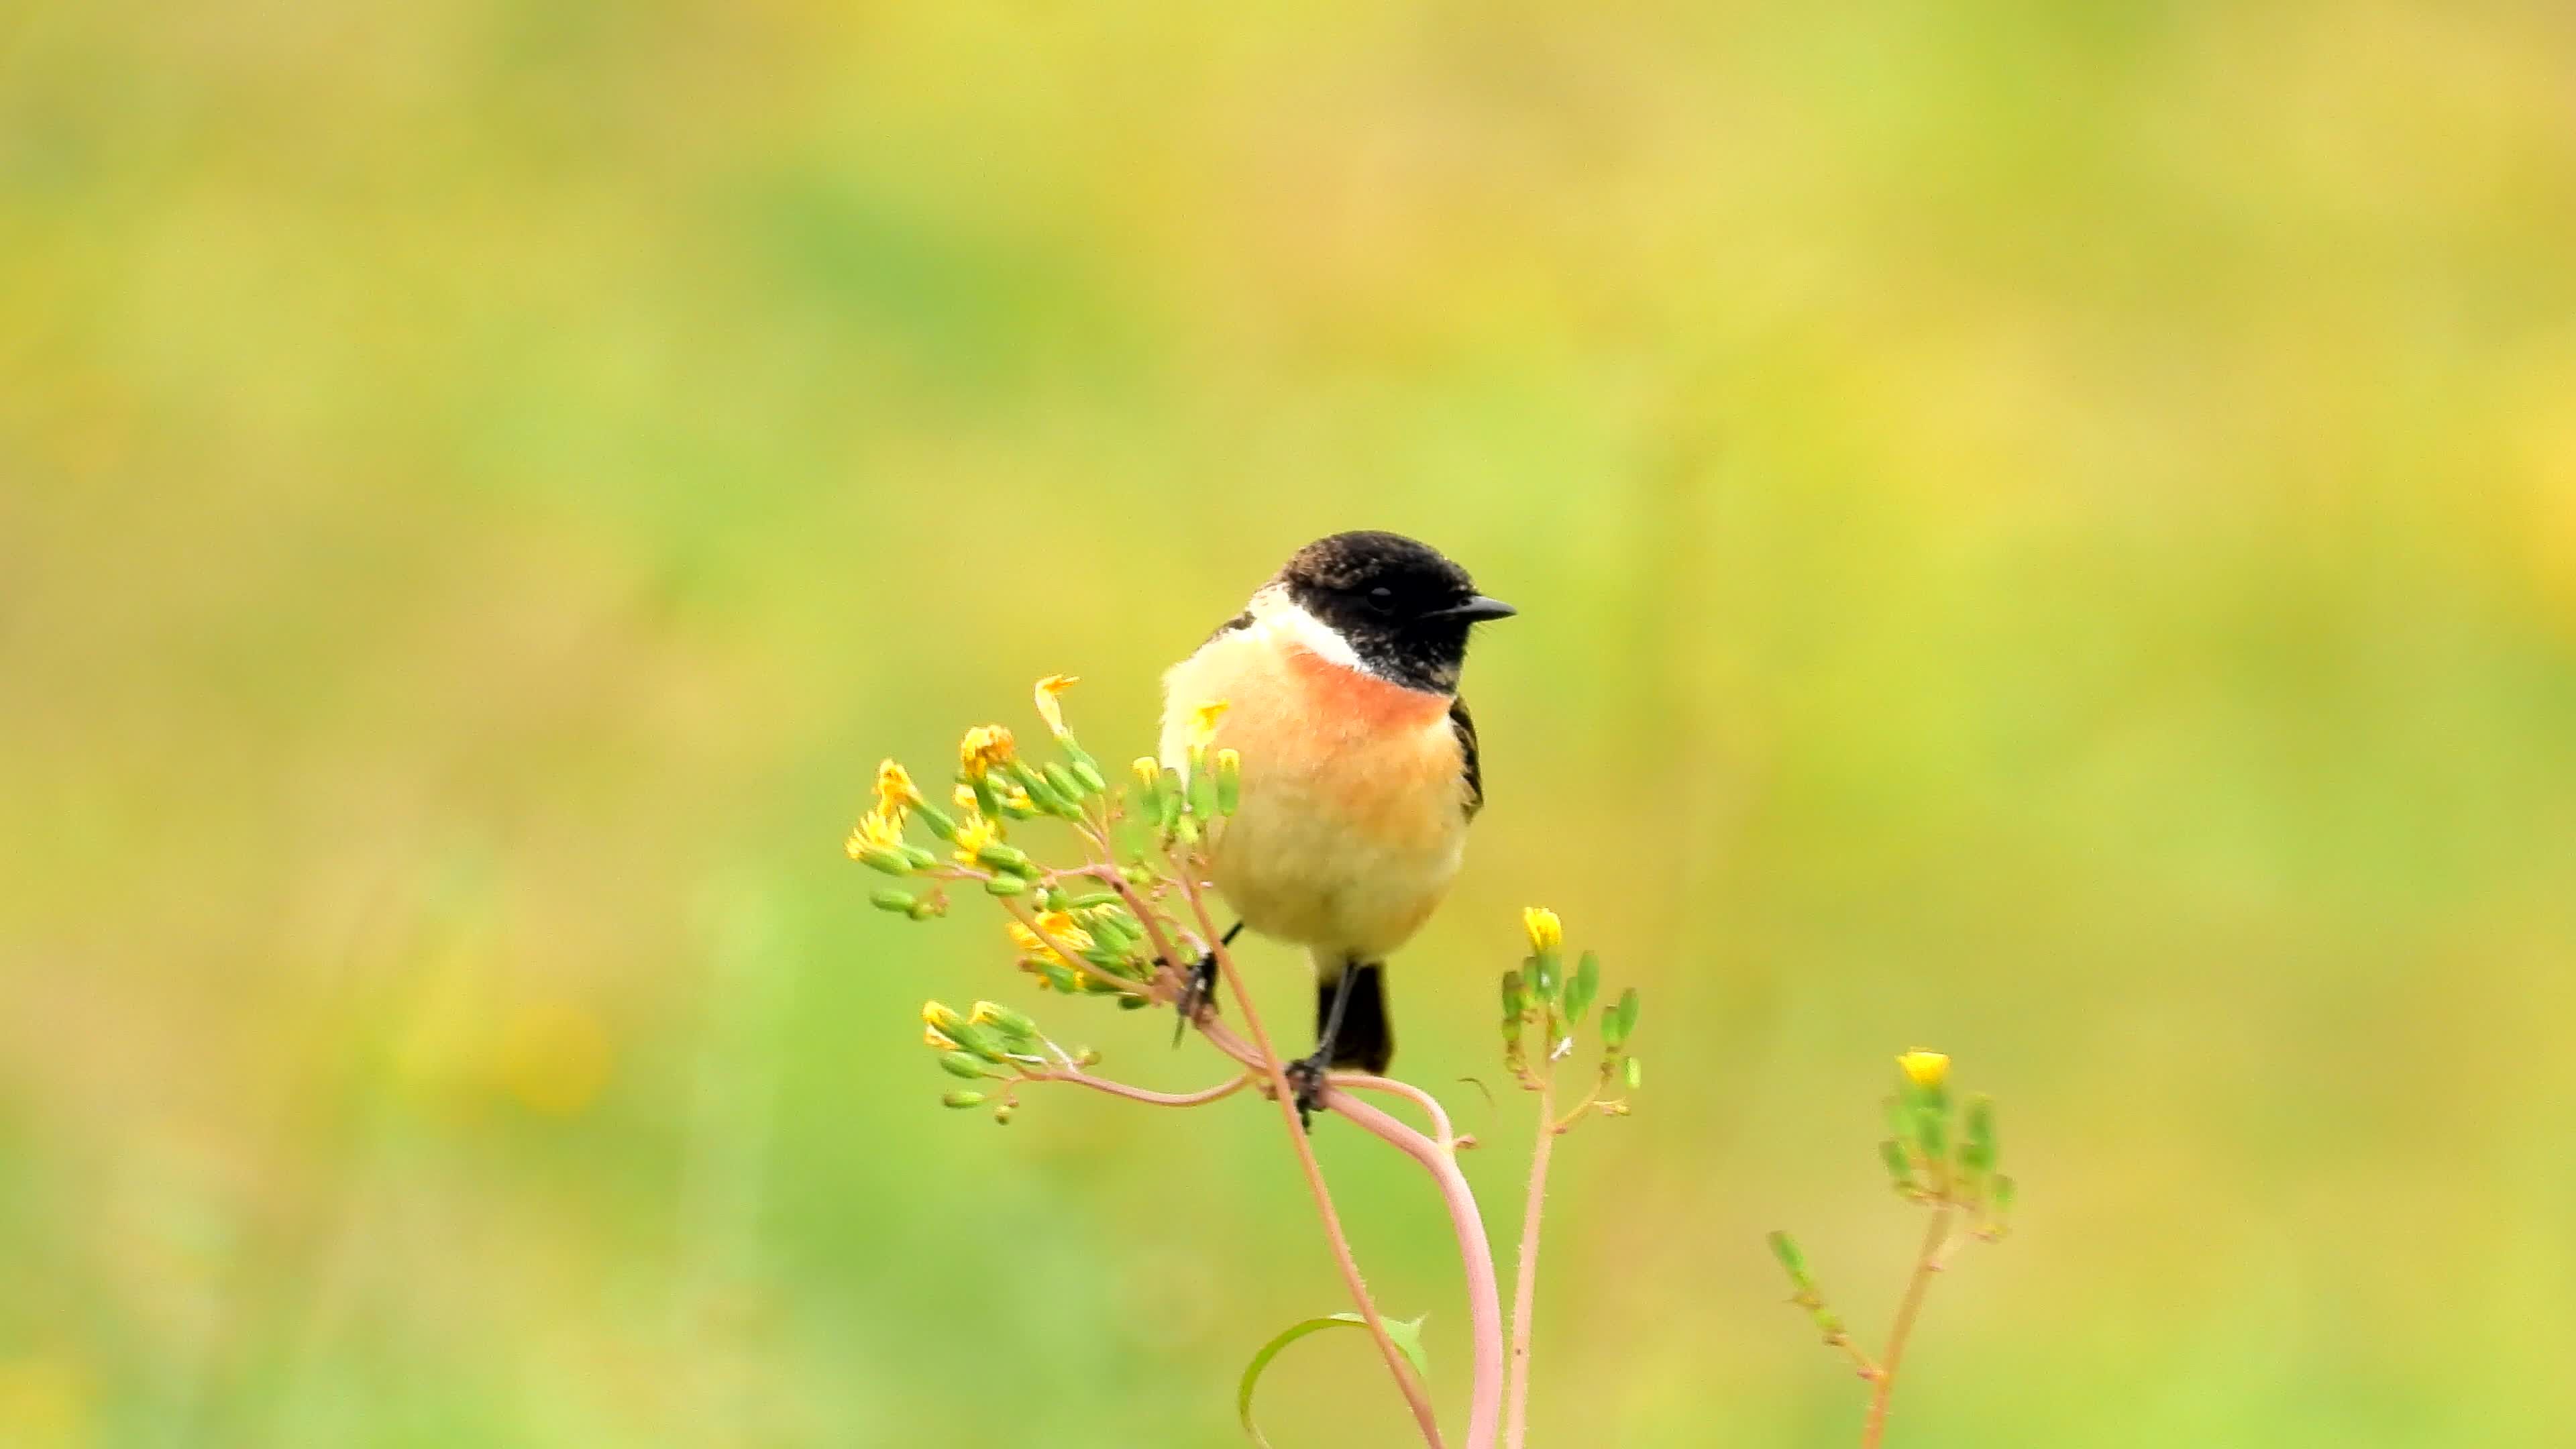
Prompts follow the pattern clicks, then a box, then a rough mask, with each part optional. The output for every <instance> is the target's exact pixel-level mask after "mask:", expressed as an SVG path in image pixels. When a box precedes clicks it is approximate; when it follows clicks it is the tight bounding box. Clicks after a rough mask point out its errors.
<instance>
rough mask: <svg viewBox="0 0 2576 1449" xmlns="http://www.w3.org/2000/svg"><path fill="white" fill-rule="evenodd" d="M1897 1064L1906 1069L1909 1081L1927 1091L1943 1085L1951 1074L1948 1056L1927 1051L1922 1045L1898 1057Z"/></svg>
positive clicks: (1906, 1076) (1906, 1077)
mask: <svg viewBox="0 0 2576 1449" xmlns="http://www.w3.org/2000/svg"><path fill="white" fill-rule="evenodd" d="M1896 1064H1897V1066H1899V1067H1901V1068H1903V1069H1904V1071H1905V1079H1906V1080H1907V1081H1909V1082H1912V1083H1913V1084H1914V1085H1916V1086H1918V1087H1921V1088H1922V1089H1923V1090H1925V1091H1927V1092H1928V1091H1930V1090H1932V1089H1933V1088H1934V1087H1937V1086H1939V1085H1941V1083H1942V1081H1943V1080H1944V1079H1945V1078H1947V1077H1948V1076H1949V1075H1950V1059H1949V1058H1948V1057H1946V1056H1943V1055H1942V1054H1941V1053H1939V1052H1927V1051H1925V1050H1923V1049H1922V1048H1921V1047H1917V1048H1915V1049H1914V1050H1912V1051H1910V1052H1907V1053H1906V1054H1905V1055H1903V1056H1901V1057H1898V1058H1897V1059H1896Z"/></svg>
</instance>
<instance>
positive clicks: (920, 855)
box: [903, 841, 939, 870]
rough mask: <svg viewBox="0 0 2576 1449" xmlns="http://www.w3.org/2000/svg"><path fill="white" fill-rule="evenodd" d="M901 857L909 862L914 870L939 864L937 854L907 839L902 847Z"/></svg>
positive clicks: (925, 868)
mask: <svg viewBox="0 0 2576 1449" xmlns="http://www.w3.org/2000/svg"><path fill="white" fill-rule="evenodd" d="M903 858H904V860H905V861H907V862H908V863H910V864H911V866H912V868H913V869H914V870H928V869H930V868H931V867H932V866H934V865H937V864H939V857H938V856H935V855H933V854H931V853H930V852H929V851H927V850H924V849H922V848H921V847H920V846H918V845H914V844H912V843H910V842H908V841H907V842H906V843H905V844H904V847H903Z"/></svg>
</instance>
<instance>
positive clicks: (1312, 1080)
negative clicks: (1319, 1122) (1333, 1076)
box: [1287, 1052, 1333, 1132]
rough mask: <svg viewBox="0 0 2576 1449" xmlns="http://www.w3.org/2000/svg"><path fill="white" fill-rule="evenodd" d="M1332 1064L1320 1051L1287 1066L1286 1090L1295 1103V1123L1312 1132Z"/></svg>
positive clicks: (1321, 1107) (1321, 1106)
mask: <svg viewBox="0 0 2576 1449" xmlns="http://www.w3.org/2000/svg"><path fill="white" fill-rule="evenodd" d="M1332 1069H1333V1064H1332V1063H1331V1062H1330V1061H1329V1060H1327V1059H1326V1058H1325V1056H1324V1054H1323V1053H1322V1052H1317V1053H1316V1054H1315V1055H1313V1056H1311V1057H1299V1058H1298V1059H1296V1060H1295V1061H1293V1062H1290V1063H1289V1064H1288V1066H1287V1077H1288V1090H1289V1092H1290V1094H1291V1095H1292V1096H1293V1097H1294V1098H1295V1100H1296V1103H1297V1125H1298V1126H1300V1127H1303V1128H1305V1129H1306V1130H1307V1131H1309V1132H1312V1131H1314V1130H1315V1121H1314V1118H1315V1114H1316V1113H1317V1112H1320V1111H1322V1110H1324V1089H1325V1086H1326V1078H1327V1076H1328V1075H1329V1074H1330V1073H1331V1071H1332Z"/></svg>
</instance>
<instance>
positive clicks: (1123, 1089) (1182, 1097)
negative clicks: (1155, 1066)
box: [1029, 1071, 1252, 1107]
mask: <svg viewBox="0 0 2576 1449" xmlns="http://www.w3.org/2000/svg"><path fill="white" fill-rule="evenodd" d="M1029 1080H1030V1081H1032V1082H1070V1083H1072V1084H1073V1085H1074V1086H1077V1087H1089V1088H1090V1089H1091V1090H1093V1091H1095V1092H1107V1093H1108V1094H1109V1095H1111V1096H1113V1097H1124V1098H1126V1099H1127V1100H1128V1101H1130V1102H1147V1103H1151V1104H1152V1105H1154V1106H1157V1107H1204V1106H1206V1105H1207V1104H1208V1103H1210V1102H1217V1101H1222V1100H1224V1099H1225V1098H1227V1097H1231V1096H1233V1095H1234V1094H1235V1093H1237V1092H1240V1091H1242V1090H1243V1089H1244V1088H1246V1087H1249V1086H1251V1085H1252V1078H1250V1077H1236V1078H1234V1079H1232V1080H1231V1081H1224V1082H1219V1083H1217V1084H1216V1085H1215V1086H1213V1087H1209V1088H1206V1089H1205V1090H1203V1091H1197V1092H1156V1091H1151V1090H1149V1089H1147V1088H1144V1087H1131V1086H1129V1085H1127V1084H1126V1083H1125V1082H1113V1081H1111V1080H1109V1079H1108V1078H1107V1077H1095V1076H1093V1075H1091V1074H1090V1073H1088V1072H1083V1071H1055V1072H1044V1073H1031V1074H1030V1076H1029Z"/></svg>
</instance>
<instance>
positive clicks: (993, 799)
mask: <svg viewBox="0 0 2576 1449" xmlns="http://www.w3.org/2000/svg"><path fill="white" fill-rule="evenodd" d="M1012 763H1014V764H1016V763H1018V762H1017V761H1013V762H1012ZM957 779H958V781H959V782H960V783H961V784H963V785H965V786H966V787H967V788H968V789H970V790H973V791H974V792H975V809H976V810H977V811H978V812H979V813H981V814H982V815H983V817H984V818H985V819H987V820H998V819H1000V818H1001V815H1002V792H1001V791H999V790H996V789H994V788H993V777H992V776H991V775H990V774H989V773H988V774H982V775H966V774H960V775H959V776H958V777H957Z"/></svg>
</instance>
